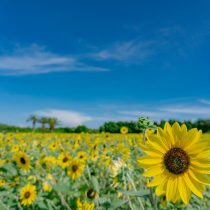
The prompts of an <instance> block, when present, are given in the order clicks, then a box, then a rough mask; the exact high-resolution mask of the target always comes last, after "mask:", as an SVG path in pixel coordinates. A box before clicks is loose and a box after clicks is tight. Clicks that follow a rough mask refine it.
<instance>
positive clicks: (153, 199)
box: [143, 129, 158, 210]
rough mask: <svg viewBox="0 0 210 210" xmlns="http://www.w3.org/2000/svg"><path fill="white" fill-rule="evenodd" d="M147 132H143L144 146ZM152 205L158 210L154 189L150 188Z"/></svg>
mask: <svg viewBox="0 0 210 210" xmlns="http://www.w3.org/2000/svg"><path fill="white" fill-rule="evenodd" d="M146 132H147V129H144V130H143V144H146ZM149 200H150V203H151V205H152V207H153V208H154V210H158V208H157V201H156V199H155V195H154V193H153V189H152V188H150V199H149Z"/></svg>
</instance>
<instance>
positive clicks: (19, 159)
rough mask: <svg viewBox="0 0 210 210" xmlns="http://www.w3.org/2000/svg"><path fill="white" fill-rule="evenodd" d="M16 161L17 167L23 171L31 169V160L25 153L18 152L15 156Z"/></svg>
mask: <svg viewBox="0 0 210 210" xmlns="http://www.w3.org/2000/svg"><path fill="white" fill-rule="evenodd" d="M14 159H15V161H16V163H17V165H18V166H19V167H20V168H21V169H23V170H29V169H30V159H29V157H28V156H27V154H26V153H24V152H18V153H16V154H15V156H14Z"/></svg>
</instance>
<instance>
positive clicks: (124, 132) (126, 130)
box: [120, 127, 128, 134]
mask: <svg viewBox="0 0 210 210" xmlns="http://www.w3.org/2000/svg"><path fill="white" fill-rule="evenodd" d="M120 133H122V134H126V133H128V128H127V127H122V128H121V129H120Z"/></svg>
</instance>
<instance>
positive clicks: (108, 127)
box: [0, 118, 210, 133]
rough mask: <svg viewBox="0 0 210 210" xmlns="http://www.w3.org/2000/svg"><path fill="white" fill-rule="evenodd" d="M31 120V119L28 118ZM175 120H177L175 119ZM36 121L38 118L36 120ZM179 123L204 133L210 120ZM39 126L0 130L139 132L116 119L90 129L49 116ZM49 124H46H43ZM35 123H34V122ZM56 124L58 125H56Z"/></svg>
mask: <svg viewBox="0 0 210 210" xmlns="http://www.w3.org/2000/svg"><path fill="white" fill-rule="evenodd" d="M30 121H32V120H30ZM176 121H177V120H176ZM37 122H38V120H37ZM165 122H166V121H164V120H162V121H161V122H159V123H157V122H155V125H157V126H159V127H162V128H163V127H164V124H165ZM174 122H175V120H169V123H170V124H171V125H172V124H173V123H174ZM178 122H179V123H180V124H182V123H185V124H186V126H187V128H188V129H191V128H198V129H201V130H202V131H203V132H204V133H206V132H210V120H197V121H196V122H191V121H184V122H182V121H178ZM39 124H40V126H34V123H33V121H32V127H18V126H11V125H5V124H0V132H43V133H50V132H52V131H53V132H54V133H81V132H84V133H98V132H100V133H101V132H109V133H120V128H121V127H123V126H125V127H127V128H128V132H129V133H139V129H137V126H136V124H137V122H135V121H130V122H128V121H118V122H113V121H110V122H105V123H104V124H103V125H102V126H100V127H99V128H98V129H92V128H88V127H87V126H85V125H78V126H76V127H62V126H61V125H59V123H58V121H57V120H55V119H54V118H51V120H49V118H48V121H45V123H44V121H43V122H42V123H41V122H40V121H39ZM47 124H49V125H48V126H45V125H47ZM35 125H36V123H35ZM56 125H57V126H58V125H59V127H56Z"/></svg>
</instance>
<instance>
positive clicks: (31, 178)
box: [27, 175, 36, 183]
mask: <svg viewBox="0 0 210 210" xmlns="http://www.w3.org/2000/svg"><path fill="white" fill-rule="evenodd" d="M27 180H28V181H29V182H31V183H36V176H34V175H31V176H29V177H28V179H27Z"/></svg>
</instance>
